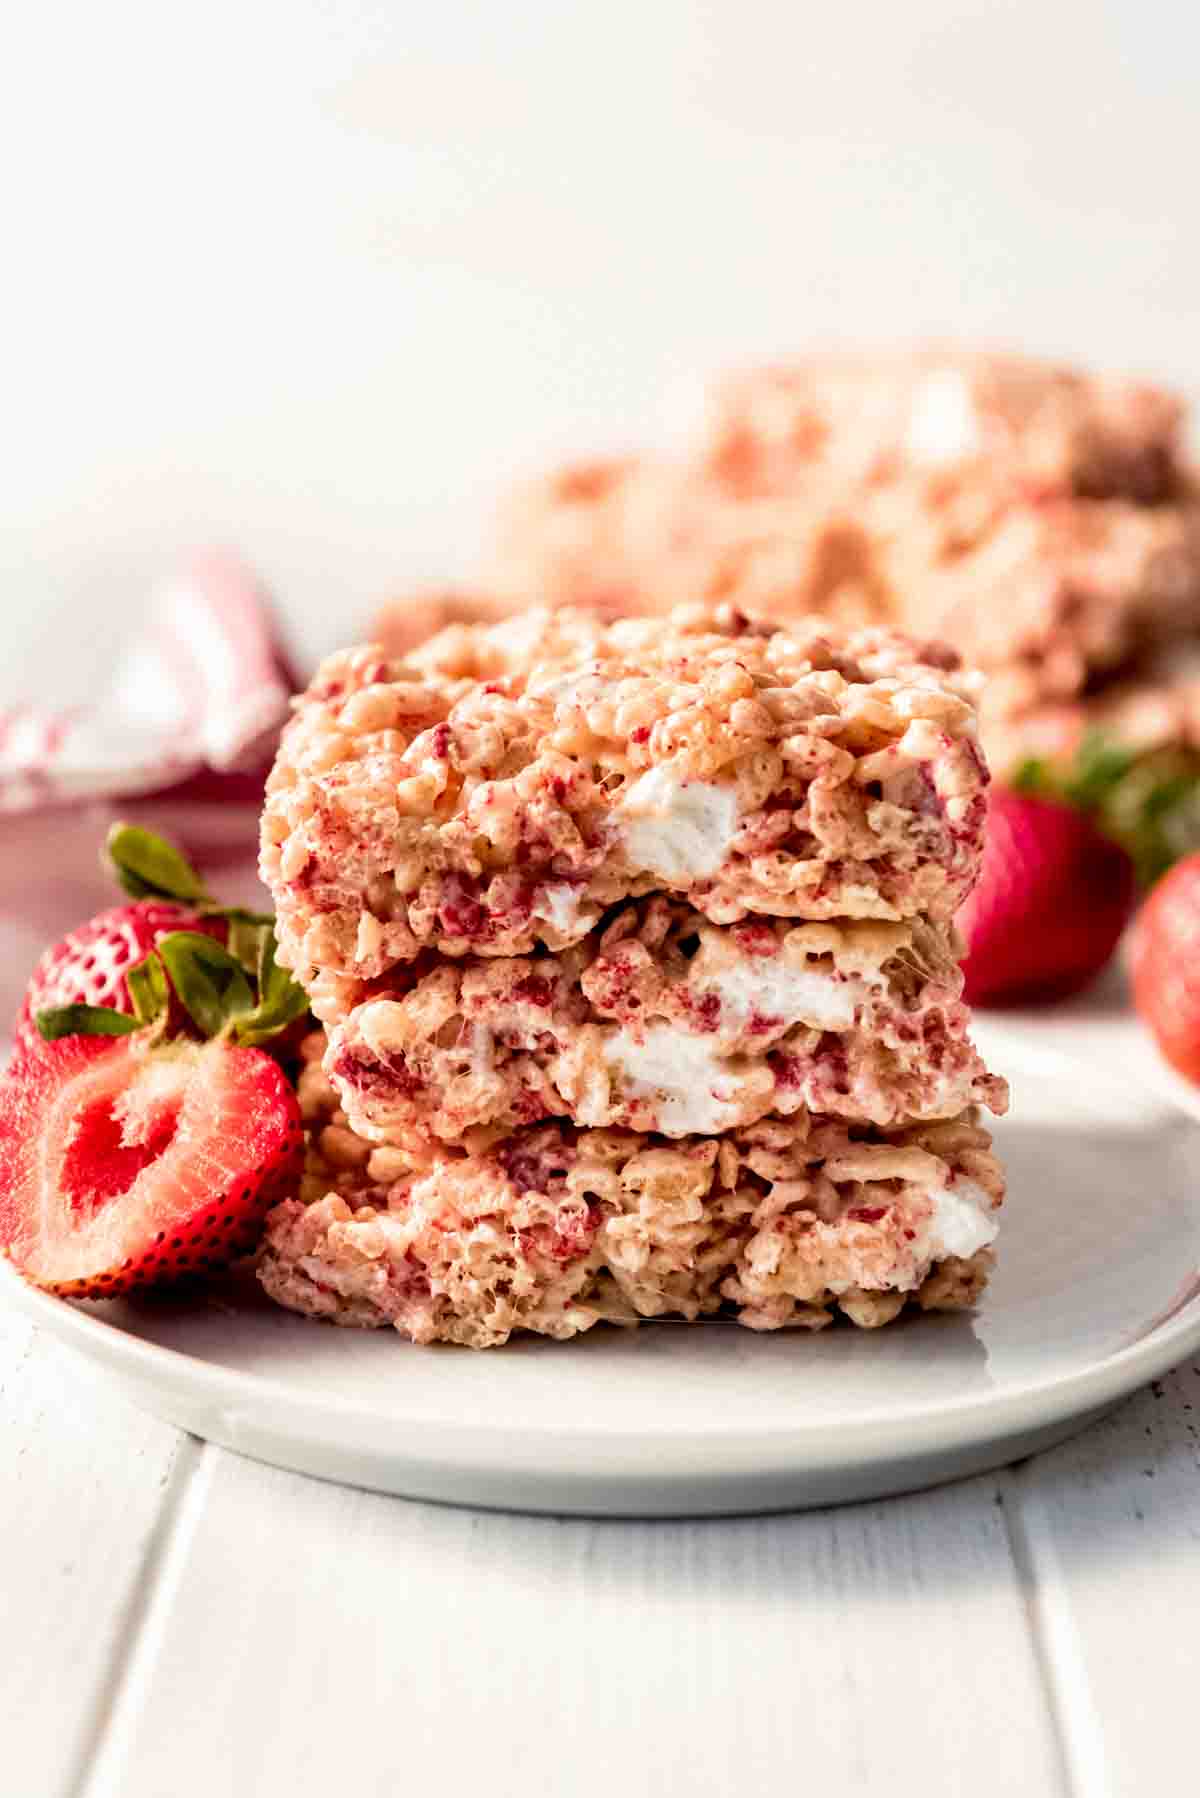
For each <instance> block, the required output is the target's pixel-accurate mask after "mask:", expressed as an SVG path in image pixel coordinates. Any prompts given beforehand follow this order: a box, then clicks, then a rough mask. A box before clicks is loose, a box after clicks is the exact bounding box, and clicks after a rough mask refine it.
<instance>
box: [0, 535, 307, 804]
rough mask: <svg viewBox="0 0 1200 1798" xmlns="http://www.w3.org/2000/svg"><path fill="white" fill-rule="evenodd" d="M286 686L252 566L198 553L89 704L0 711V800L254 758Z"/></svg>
mask: <svg viewBox="0 0 1200 1798" xmlns="http://www.w3.org/2000/svg"><path fill="white" fill-rule="evenodd" d="M291 690H292V680H291V676H290V674H289V673H288V670H287V666H286V663H285V661H284V659H283V656H282V653H281V651H280V648H279V645H278V642H277V641H276V638H275V635H274V633H273V631H272V628H271V624H270V617H269V613H268V611H267V609H266V605H265V601H264V597H263V594H262V592H261V590H260V588H259V586H258V583H257V582H256V581H255V579H254V577H253V576H252V575H251V574H250V573H249V572H248V571H247V570H246V569H245V568H243V567H242V566H241V564H240V563H239V562H238V561H237V560H236V559H235V558H234V557H232V556H230V555H226V554H223V553H220V552H209V553H208V554H206V555H202V556H197V557H196V558H195V559H194V560H193V561H191V562H190V563H188V564H187V565H186V566H185V567H184V568H182V569H181V570H180V572H179V573H178V574H177V575H176V576H175V577H174V579H172V580H170V581H168V582H167V583H166V585H165V586H164V587H163V588H162V590H161V591H160V592H159V593H157V594H156V595H155V598H154V602H153V604H152V606H151V608H150V611H149V614H148V616H147V618H146V621H145V624H144V626H143V628H142V629H141V630H140V631H139V632H138V634H137V636H136V638H135V639H134V640H133V642H132V643H131V644H130V645H129V648H128V650H127V651H126V653H125V655H124V657H123V658H122V660H121V663H120V666H119V668H118V670H117V673H116V677H115V679H114V680H113V682H112V684H111V686H110V687H109V689H108V691H107V693H105V694H104V696H103V697H102V698H101V699H100V700H99V701H98V703H97V704H96V705H94V706H89V707H86V708H79V709H76V710H73V711H57V712H56V711H44V710H38V709H35V708H33V707H27V708H21V707H18V708H16V709H14V710H12V711H8V712H4V711H0V811H3V812H14V811H17V812H24V811H31V810H35V809H39V808H41V807H43V806H47V805H64V804H67V805H69V804H72V803H75V802H78V801H79V800H83V799H95V798H97V797H100V796H105V797H113V796H116V795H121V796H124V795H131V794H139V793H148V792H153V791H155V790H161V789H162V788H164V787H168V786H172V785H174V784H176V783H177V782H180V781H183V780H186V779H188V778H189V777H190V776H193V775H196V774H198V773H200V772H201V771H202V770H205V769H208V770H211V771H213V772H216V773H218V774H226V773H241V772H244V771H245V770H247V769H250V768H255V767H257V766H260V765H261V764H262V762H263V760H264V756H265V755H267V754H269V753H270V747H271V744H272V743H273V741H274V738H275V735H276V734H277V732H278V730H279V726H280V724H281V723H282V722H283V719H284V718H285V716H286V714H287V702H288V697H289V695H290V693H291Z"/></svg>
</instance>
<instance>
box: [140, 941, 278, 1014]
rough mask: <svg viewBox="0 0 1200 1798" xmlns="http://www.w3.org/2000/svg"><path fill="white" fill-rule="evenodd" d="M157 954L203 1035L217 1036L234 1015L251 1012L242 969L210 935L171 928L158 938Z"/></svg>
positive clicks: (245, 979) (251, 1000) (252, 998)
mask: <svg viewBox="0 0 1200 1798" xmlns="http://www.w3.org/2000/svg"><path fill="white" fill-rule="evenodd" d="M158 953H159V954H160V955H161V956H162V959H163V961H164V962H165V963H166V967H167V972H168V974H169V975H170V976H171V985H172V986H173V987H174V988H175V991H176V992H177V993H178V994H179V997H180V999H181V1000H182V1001H183V1004H184V1006H185V1008H186V1010H187V1013H188V1015H189V1017H190V1018H191V1019H192V1021H193V1023H194V1024H195V1025H196V1026H197V1028H198V1029H199V1030H201V1031H202V1032H203V1034H204V1035H205V1036H219V1035H220V1033H221V1031H222V1030H224V1028H225V1027H226V1025H227V1024H230V1023H232V1021H233V1019H234V1018H236V1017H240V1016H241V1015H242V1014H243V1013H244V1012H248V1011H253V1009H254V994H253V993H252V992H251V990H250V982H249V981H248V980H247V978H246V971H245V969H244V968H243V967H242V964H241V962H239V961H238V960H237V959H236V958H235V957H234V956H232V955H231V954H230V953H229V951H228V950H227V949H223V948H222V947H221V945H220V943H218V942H214V940H213V938H212V937H209V936H204V935H202V934H201V932H200V931H197V930H171V931H168V932H167V934H166V935H165V936H162V937H160V938H159V940H158Z"/></svg>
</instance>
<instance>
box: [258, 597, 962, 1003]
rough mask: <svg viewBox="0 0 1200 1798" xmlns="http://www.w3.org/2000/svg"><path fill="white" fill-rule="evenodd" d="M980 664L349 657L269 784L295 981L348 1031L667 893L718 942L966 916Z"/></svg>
mask: <svg viewBox="0 0 1200 1798" xmlns="http://www.w3.org/2000/svg"><path fill="white" fill-rule="evenodd" d="M957 667H958V665H957V659H956V658H955V657H954V656H953V655H952V654H951V653H950V652H948V651H946V650H944V649H941V648H938V647H931V646H920V645H918V644H916V643H914V642H911V641H909V640H907V639H904V638H900V637H895V636H891V635H888V634H887V633H884V632H880V631H864V632H859V633H857V634H855V635H852V636H850V637H848V638H846V639H844V640H842V641H840V642H834V641H833V640H832V639H831V638H830V637H829V636H827V635H825V634H824V633H823V631H822V628H821V626H820V625H818V624H816V623H814V622H812V621H808V622H801V623H797V624H794V625H791V626H788V627H787V628H776V627H774V626H772V625H770V624H763V623H761V622H755V621H752V620H749V619H747V618H746V617H745V616H744V615H743V614H741V613H738V612H736V611H732V610H727V609H726V610H717V611H705V610H703V609H684V610H680V611H677V612H676V613H674V614H672V615H671V616H670V617H669V618H667V619H663V620H636V619H624V620H620V621H618V622H617V623H615V624H610V625H605V624H604V623H603V622H602V621H601V620H599V619H597V618H595V617H592V616H589V615H586V614H578V613H571V612H566V613H558V614H550V613H544V612H543V613H532V614H529V615H527V616H526V617H524V618H523V619H521V620H519V621H514V622H512V623H509V624H505V625H503V626H497V627H493V628H490V629H481V628H479V627H469V626H463V627H452V628H451V629H450V630H448V631H446V632H444V633H442V635H441V636H440V637H437V638H435V639H434V640H433V641H432V642H431V643H430V644H429V645H427V646H426V647H425V649H423V650H421V651H419V652H417V653H416V654H415V655H414V656H413V657H412V658H410V660H409V661H407V662H404V661H400V662H396V661H389V660H388V659H387V658H386V657H384V656H383V655H382V654H381V653H380V651H379V650H378V648H367V649H359V650H353V651H349V652H346V653H343V654H341V655H337V656H334V657H331V658H330V659H329V660H328V661H327V662H326V663H325V664H324V665H323V666H322V668H321V669H320V670H319V671H318V674H317V676H316V678H315V679H314V681H313V683H312V685H311V686H310V687H309V689H308V692H307V693H306V694H304V695H303V696H302V698H301V699H300V700H299V701H298V702H297V712H296V716H295V718H294V719H293V721H292V723H291V724H290V725H289V727H288V729H287V730H286V731H285V733H284V737H283V741H282V743H281V746H280V750H279V754H278V757H277V760H276V765H275V768H274V770H273V772H272V775H271V778H270V781H269V783H268V798H267V804H266V809H265V812H264V816H263V839H262V842H263V847H262V864H261V865H262V873H263V878H264V880H265V881H266V883H267V885H268V886H269V887H270V889H271V892H272V894H273V897H274V900H275V905H276V910H277V915H278V930H279V939H280V960H281V962H283V963H285V965H287V966H289V967H290V968H292V969H293V970H294V971H295V973H296V976H297V978H298V979H299V980H300V981H301V982H302V983H303V984H304V986H305V987H306V988H307V990H308V992H309V994H310V996H311V998H312V1001H313V1008H314V1010H315V1011H316V1012H317V1014H318V1016H319V1017H321V1018H322V1019H323V1020H325V1021H326V1022H330V1023H335V1022H338V1021H340V1019H342V1018H344V1017H345V1016H346V1014H347V1013H348V1012H349V1010H350V1009H351V1008H352V1007H353V1006H354V1005H355V1004H358V1003H361V1002H362V1001H363V1000H364V999H365V998H368V997H369V996H371V992H372V991H373V990H378V983H379V982H380V981H382V980H383V979H384V977H385V976H387V975H389V974H390V973H391V971H392V970H393V969H395V968H396V967H398V966H402V965H403V964H405V963H407V962H410V961H413V960H414V959H415V958H416V957H417V956H418V955H419V954H420V953H421V952H422V950H425V949H435V950H437V951H438V952H439V953H440V954H442V955H444V956H451V957H455V956H466V955H473V956H479V955H487V956H517V955H524V954H528V953H529V952H530V951H531V950H532V949H533V948H534V946H535V945H537V944H539V943H540V944H541V945H543V946H544V947H545V948H547V949H549V950H551V951H553V952H556V953H557V952H561V951H562V950H564V949H567V948H569V947H570V946H571V945H572V944H574V943H578V942H580V941H581V940H582V939H583V938H584V937H585V936H586V935H587V934H588V932H589V931H591V930H593V929H594V928H595V927H596V926H597V924H598V923H599V921H600V919H601V916H602V913H603V912H604V910H605V909H606V908H607V907H609V906H612V905H614V904H617V903H619V902H621V901H624V900H627V899H629V898H632V897H638V896H640V895H642V894H646V893H650V892H654V891H667V892H670V893H673V894H676V895H678V896H679V897H681V898H686V900H687V901H688V903H689V904H690V905H691V906H692V907H693V908H694V909H695V910H696V911H698V912H700V913H701V914H703V915H704V916H705V917H706V918H708V919H710V920H711V921H713V922H714V923H720V924H732V923H736V922H738V921H739V920H741V919H743V918H745V917H747V916H750V915H766V916H774V917H784V918H787V917H793V918H805V919H807V920H810V921H811V920H820V919H825V918H834V917H848V918H880V919H900V918H909V917H917V916H926V917H928V918H931V919H933V920H935V921H946V920H948V919H950V918H951V917H952V916H953V914H954V912H955V911H956V910H957V908H958V906H959V905H960V904H961V902H962V900H963V898H964V897H965V895H966V893H967V892H968V891H969V890H970V887H971V885H972V884H973V882H974V879H975V876H976V872H977V868H978V862H979V856H980V852H981V846H982V835H983V828H984V818H985V812H986V801H985V794H984V789H985V786H986V781H987V772H986V769H985V766H984V763H983V760H982V758H981V756H980V754H979V750H978V747H977V743H976V721H975V708H974V703H973V695H974V692H975V685H974V682H973V680H972V678H970V677H966V676H963V675H961V674H960V673H958V671H957Z"/></svg>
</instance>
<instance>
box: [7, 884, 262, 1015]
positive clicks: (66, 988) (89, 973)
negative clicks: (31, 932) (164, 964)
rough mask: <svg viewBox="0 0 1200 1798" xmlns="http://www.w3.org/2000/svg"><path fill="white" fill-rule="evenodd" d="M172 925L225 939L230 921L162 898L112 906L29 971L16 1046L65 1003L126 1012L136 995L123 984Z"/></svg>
mask: <svg viewBox="0 0 1200 1798" xmlns="http://www.w3.org/2000/svg"><path fill="white" fill-rule="evenodd" d="M173 930H197V931H201V932H203V934H204V935H206V936H211V937H213V938H215V940H216V941H217V942H221V943H223V942H225V940H226V938H227V937H228V934H229V925H228V923H227V921H226V919H224V918H222V917H204V916H202V915H201V914H200V913H199V912H197V911H196V910H195V909H194V908H193V907H190V906H187V905H180V904H177V903H175V902H174V901H171V900H164V899H137V900H135V901H134V902H133V903H132V904H131V905H114V906H113V907H112V909H111V910H110V911H104V912H101V913H100V914H99V916H98V917H95V918H91V919H89V921H88V922H87V923H86V924H80V925H79V926H78V928H77V929H75V930H72V931H71V932H70V934H69V935H68V936H65V937H64V938H63V940H62V942H61V943H55V944H54V946H53V947H52V948H50V949H47V950H46V951H45V953H44V954H43V955H42V957H41V959H40V961H39V962H38V964H37V967H36V968H35V969H34V970H33V973H32V975H31V976H30V980H29V985H28V987H27V988H26V989H25V999H24V1002H23V1004H22V1006H21V1009H20V1011H19V1012H18V1013H17V1021H16V1024H15V1025H14V1026H13V1035H14V1038H15V1040H16V1043H17V1047H18V1048H20V1047H21V1046H22V1045H31V1044H36V1043H39V1042H40V1041H41V1040H42V1039H41V1037H40V1035H39V1034H38V1028H37V1023H36V1018H37V1014H38V1012H39V1011H51V1010H55V1009H57V1008H58V1007H59V1006H63V1005H106V1006H109V1007H111V1009H112V1010H114V1011H119V1012H123V1013H124V1014H125V1015H126V1016H127V1017H132V1016H133V1015H134V1006H133V998H132V995H131V994H130V991H129V988H128V986H127V985H126V983H125V976H126V975H127V974H128V972H129V970H130V968H133V967H136V966H137V964H138V963H139V962H140V961H143V960H144V959H145V957H146V956H147V955H149V953H150V951H151V950H152V949H153V948H155V947H156V946H157V943H158V940H159V938H160V937H162V936H165V935H166V934H167V933H168V932H169V931H173Z"/></svg>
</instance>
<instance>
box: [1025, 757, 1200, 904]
mask: <svg viewBox="0 0 1200 1798" xmlns="http://www.w3.org/2000/svg"><path fill="white" fill-rule="evenodd" d="M1010 785H1011V786H1013V787H1015V788H1016V790H1017V791H1018V792H1020V793H1030V794H1032V795H1034V796H1035V797H1040V798H1045V799H1057V800H1058V801H1059V802H1060V803H1062V804H1065V805H1073V806H1075V807H1076V808H1077V809H1078V810H1080V811H1082V812H1085V813H1086V814H1087V815H1088V817H1090V818H1091V819H1092V821H1093V823H1094V824H1095V825H1096V828H1097V829H1098V830H1100V831H1102V832H1103V833H1104V835H1106V836H1108V837H1111V838H1112V839H1113V840H1114V842H1117V843H1119V844H1120V845H1121V847H1122V848H1123V849H1124V850H1125V851H1126V853H1127V854H1128V855H1130V856H1131V857H1132V858H1133V863H1134V867H1135V869H1136V872H1137V877H1138V881H1139V883H1140V885H1141V886H1143V887H1148V886H1152V885H1153V883H1154V882H1155V881H1156V880H1157V879H1158V878H1159V877H1160V875H1162V874H1165V873H1166V871H1167V869H1168V868H1169V867H1170V866H1171V865H1172V863H1173V862H1176V861H1178V860H1179V858H1180V857H1181V856H1183V855H1187V854H1188V853H1189V852H1190V851H1191V850H1193V849H1195V848H1197V847H1198V846H1200V754H1197V752H1196V751H1195V750H1193V749H1180V748H1164V749H1157V750H1151V751H1148V752H1147V751H1136V752H1135V751H1133V750H1130V749H1126V748H1123V747H1122V746H1121V745H1120V744H1116V743H1113V742H1111V741H1110V740H1109V739H1108V738H1107V737H1106V736H1105V735H1104V733H1103V732H1102V731H1098V730H1094V731H1089V732H1088V734H1087V736H1085V737H1084V739H1083V741H1082V743H1081V744H1080V745H1079V748H1078V749H1077V750H1076V752H1075V755H1074V757H1073V758H1072V759H1071V760H1070V761H1069V762H1066V763H1060V764H1055V763H1054V762H1048V761H1045V760H1041V759H1036V758H1034V759H1030V760H1029V761H1026V762H1023V763H1022V764H1021V766H1020V767H1019V768H1018V769H1017V771H1016V773H1015V774H1014V775H1013V776H1012V778H1011V781H1010Z"/></svg>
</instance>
